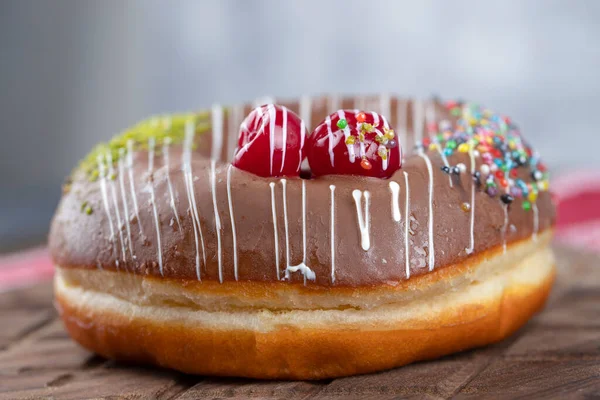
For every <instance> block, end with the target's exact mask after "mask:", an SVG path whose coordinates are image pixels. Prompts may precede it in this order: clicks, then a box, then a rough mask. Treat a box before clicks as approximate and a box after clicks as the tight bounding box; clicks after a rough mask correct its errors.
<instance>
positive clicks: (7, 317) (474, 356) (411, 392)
mask: <svg viewBox="0 0 600 400" xmlns="http://www.w3.org/2000/svg"><path fill="white" fill-rule="evenodd" d="M557 255H558V258H559V276H558V282H557V284H556V286H555V288H554V291H553V293H552V297H551V299H550V301H549V304H548V306H547V308H546V310H545V311H544V312H543V313H541V314H540V315H538V316H537V317H536V318H534V319H533V320H532V321H530V322H529V323H528V324H527V325H526V326H525V327H524V328H523V329H521V330H520V331H519V332H518V333H517V334H516V335H514V336H513V337H511V338H509V339H508V340H505V341H504V342H502V343H499V344H497V345H493V346H488V347H485V348H482V349H477V350H473V351H467V352H463V353H460V354H455V355H452V356H449V357H444V358H442V359H440V360H436V361H431V362H422V363H416V364H413V365H409V366H406V367H402V368H398V369H394V370H391V371H385V372H381V373H377V374H371V375H363V376H355V377H349V378H342V379H334V380H325V381H319V382H285V381H283V382H273V381H255V380H250V379H234V378H228V379H225V378H206V377H197V376H189V375H184V374H179V373H176V372H172V371H168V370H162V369H156V368H144V367H139V366H132V365H125V364H122V363H117V362H113V361H108V360H104V359H102V358H100V357H98V356H95V355H93V354H91V353H89V352H87V351H86V350H83V349H81V348H80V347H78V346H77V345H76V344H75V343H74V342H72V341H71V340H70V339H69V337H68V336H67V334H66V333H65V332H64V330H63V328H62V325H61V323H60V321H59V320H57V318H56V313H55V312H54V310H53V306H52V290H51V287H50V286H49V285H48V284H46V285H43V286H38V287H34V288H30V289H24V290H17V291H12V292H8V293H3V294H0V399H25V398H56V399H81V398H107V397H110V398H125V399H145V398H156V399H180V400H182V399H196V398H239V399H246V398H249V397H260V398H287V399H291V398H313V397H314V398H321V399H324V398H336V397H338V398H344V399H352V398H428V399H446V398H477V399H479V398H557V399H571V398H575V399H577V398H581V399H591V398H600V258H599V257H597V256H593V255H590V254H580V253H578V252H576V251H573V250H568V249H557Z"/></svg>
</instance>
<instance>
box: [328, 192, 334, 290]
mask: <svg viewBox="0 0 600 400" xmlns="http://www.w3.org/2000/svg"><path fill="white" fill-rule="evenodd" d="M329 191H330V192H331V200H330V203H331V234H330V237H331V283H333V282H335V185H329Z"/></svg>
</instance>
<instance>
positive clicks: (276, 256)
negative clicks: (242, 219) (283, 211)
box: [269, 182, 281, 280]
mask: <svg viewBox="0 0 600 400" xmlns="http://www.w3.org/2000/svg"><path fill="white" fill-rule="evenodd" d="M269 187H270V188H271V213H272V215H273V237H274V240H275V269H276V271H277V280H280V279H281V278H280V276H279V236H278V235H277V207H276V206H275V183H274V182H271V183H269Z"/></svg>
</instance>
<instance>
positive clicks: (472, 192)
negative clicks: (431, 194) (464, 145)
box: [466, 146, 476, 254]
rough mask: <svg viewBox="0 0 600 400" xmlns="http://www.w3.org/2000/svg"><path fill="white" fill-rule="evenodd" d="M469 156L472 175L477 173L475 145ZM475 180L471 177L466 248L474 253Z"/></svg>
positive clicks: (469, 252)
mask: <svg viewBox="0 0 600 400" xmlns="http://www.w3.org/2000/svg"><path fill="white" fill-rule="evenodd" d="M469 158H470V159H471V177H473V174H474V173H475V168H476V166H475V155H474V154H473V146H469ZM475 185H476V184H475V180H474V179H471V214H470V228H469V240H470V242H469V247H467V248H466V252H467V254H471V253H473V251H474V250H475Z"/></svg>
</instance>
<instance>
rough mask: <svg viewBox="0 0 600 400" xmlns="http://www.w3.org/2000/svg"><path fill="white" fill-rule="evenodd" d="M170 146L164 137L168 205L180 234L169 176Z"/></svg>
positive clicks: (168, 139)
mask: <svg viewBox="0 0 600 400" xmlns="http://www.w3.org/2000/svg"><path fill="white" fill-rule="evenodd" d="M170 144H171V138H170V137H166V138H165V141H164V143H163V162H164V164H165V165H166V167H167V173H166V177H167V189H168V190H169V204H170V206H171V210H173V215H175V222H177V229H179V232H180V233H181V222H180V221H179V214H178V213H177V208H176V207H175V194H174V193H173V185H172V184H171V174H170V173H169V146H170Z"/></svg>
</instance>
